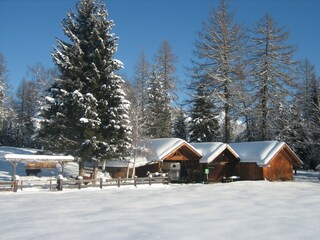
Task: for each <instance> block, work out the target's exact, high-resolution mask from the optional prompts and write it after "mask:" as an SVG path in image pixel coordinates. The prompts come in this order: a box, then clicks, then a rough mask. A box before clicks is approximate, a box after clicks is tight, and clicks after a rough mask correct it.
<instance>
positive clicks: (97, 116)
mask: <svg viewBox="0 0 320 240" xmlns="http://www.w3.org/2000/svg"><path fill="white" fill-rule="evenodd" d="M76 9H77V13H74V12H70V13H68V14H67V18H65V19H64V20H63V22H62V23H63V30H64V33H65V35H66V36H67V37H68V38H69V40H70V41H69V42H66V41H62V40H58V47H57V48H55V49H54V52H53V54H52V56H53V59H54V62H55V63H56V65H57V67H58V70H59V73H60V74H59V77H58V79H57V80H56V81H55V83H54V85H53V86H52V87H51V88H50V94H51V95H50V96H49V97H47V100H48V105H47V106H46V107H45V108H44V111H43V117H44V121H43V123H42V128H41V130H40V132H39V137H40V138H41V139H42V140H43V143H44V144H45V146H46V147H47V148H50V149H53V150H57V151H59V152H65V153H71V154H74V155H76V156H78V157H79V159H80V160H81V161H80V163H83V162H84V161H94V162H98V161H104V160H107V159H110V158H123V157H126V156H127V155H128V151H129V149H130V147H131V139H130V134H131V124H130V120H129V116H128V110H129V107H130V102H129V101H127V100H126V96H125V93H124V91H123V88H122V85H123V83H124V81H123V80H122V78H121V77H120V76H118V75H117V73H116V72H117V71H118V70H119V69H121V68H122V67H123V64H122V63H121V62H120V61H119V60H116V59H114V58H113V56H114V54H115V52H116V51H117V47H118V46H117V43H116V42H117V39H118V38H117V37H116V36H115V35H114V34H113V33H111V30H112V27H113V21H111V20H107V16H108V12H107V10H106V9H105V6H104V4H102V3H101V1H95V0H80V1H79V3H78V4H77V5H76ZM81 166H82V164H80V170H81ZM81 173H82V172H80V174H81Z"/></svg>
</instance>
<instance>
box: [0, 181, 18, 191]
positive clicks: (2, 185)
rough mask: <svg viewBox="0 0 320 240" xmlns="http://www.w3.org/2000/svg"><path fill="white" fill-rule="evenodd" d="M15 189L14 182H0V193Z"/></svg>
mask: <svg viewBox="0 0 320 240" xmlns="http://www.w3.org/2000/svg"><path fill="white" fill-rule="evenodd" d="M15 189H16V187H15V181H1V182H0V192H2V191H14V190H15Z"/></svg>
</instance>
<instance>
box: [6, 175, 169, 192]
mask: <svg viewBox="0 0 320 240" xmlns="http://www.w3.org/2000/svg"><path fill="white" fill-rule="evenodd" d="M168 183H169V179H168V177H143V178H114V179H104V178H100V179H81V180H75V179H67V180H65V179H58V180H57V179H50V180H26V179H24V180H15V181H2V182H0V191H13V192H16V191H17V190H18V189H20V190H21V191H22V190H23V189H28V188H41V189H47V190H50V191H53V190H60V191H62V190H63V189H64V188H65V189H74V188H78V189H82V188H88V187H99V188H101V189H102V188H104V187H109V186H117V187H121V186H129V185H132V186H135V187H137V186H138V185H144V184H148V185H152V184H168Z"/></svg>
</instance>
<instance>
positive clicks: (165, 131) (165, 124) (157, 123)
mask: <svg viewBox="0 0 320 240" xmlns="http://www.w3.org/2000/svg"><path fill="white" fill-rule="evenodd" d="M167 99H168V98H167V92H166V91H165V89H164V86H163V81H162V80H161V79H160V77H159V75H158V73H157V71H156V70H155V68H154V67H153V69H152V73H151V77H150V80H149V82H148V106H147V114H148V121H147V125H146V127H147V134H148V137H150V138H165V137H171V110H170V106H169V105H168V103H167V101H166V100H167Z"/></svg>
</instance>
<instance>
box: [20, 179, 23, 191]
mask: <svg viewBox="0 0 320 240" xmlns="http://www.w3.org/2000/svg"><path fill="white" fill-rule="evenodd" d="M22 186H23V180H21V183H20V189H21V191H22V190H23V189H22Z"/></svg>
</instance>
